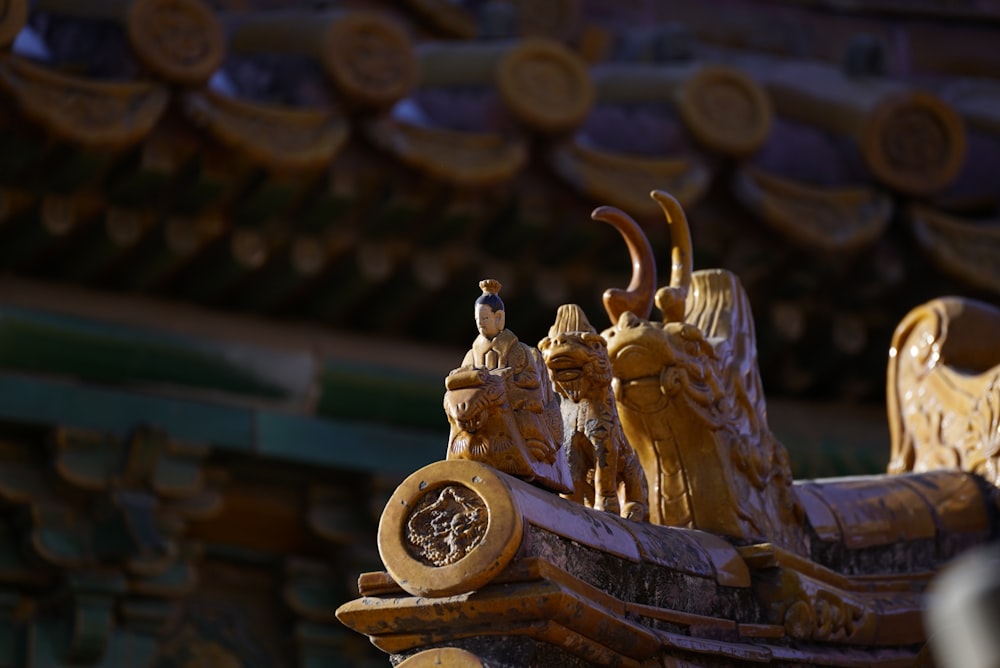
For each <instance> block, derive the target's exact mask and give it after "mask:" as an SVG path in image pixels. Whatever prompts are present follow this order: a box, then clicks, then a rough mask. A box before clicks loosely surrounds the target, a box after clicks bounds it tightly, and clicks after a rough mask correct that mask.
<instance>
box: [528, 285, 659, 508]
mask: <svg viewBox="0 0 1000 668" xmlns="http://www.w3.org/2000/svg"><path fill="white" fill-rule="evenodd" d="M538 349H539V350H540V351H541V353H542V359H543V360H544V362H545V366H546V367H547V368H548V373H549V377H550V378H551V380H552V385H553V387H554V388H555V391H556V393H557V394H558V395H559V396H560V397H561V398H562V402H561V404H560V407H561V410H562V417H563V428H564V436H563V452H564V456H565V457H566V461H567V464H568V467H569V473H570V476H571V477H572V479H573V488H574V492H573V494H570V495H565V496H566V498H569V499H572V500H574V501H577V502H578V503H582V504H584V505H586V506H589V507H591V508H594V509H596V510H605V511H608V512H612V513H618V514H620V515H621V516H622V517H625V518H627V519H632V520H645V519H646V516H647V509H648V504H649V498H648V487H647V485H646V478H645V475H644V474H643V471H642V468H641V467H640V466H639V460H638V458H637V457H636V453H635V451H634V450H633V449H632V446H630V445H629V444H628V441H626V440H625V434H624V433H623V432H622V427H621V424H620V422H619V421H618V410H617V407H616V405H615V398H614V394H613V393H612V390H611V363H610V362H609V360H608V351H607V343H606V342H605V341H604V339H602V338H601V337H600V335H598V334H597V331H596V330H595V329H594V328H593V326H591V324H590V322H589V321H588V320H587V316H586V315H585V314H584V313H583V310H582V309H581V308H580V307H579V306H577V305H576V304H565V305H563V306H560V307H559V310H558V312H557V313H556V321H555V324H553V325H552V327H551V328H550V329H549V335H548V336H547V337H545V338H544V339H542V340H541V342H539V344H538Z"/></svg>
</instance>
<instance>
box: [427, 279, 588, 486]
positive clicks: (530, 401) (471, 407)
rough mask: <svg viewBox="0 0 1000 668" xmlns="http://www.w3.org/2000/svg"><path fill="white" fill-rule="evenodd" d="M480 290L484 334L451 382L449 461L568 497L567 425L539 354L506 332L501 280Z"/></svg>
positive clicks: (446, 400) (478, 316) (478, 306)
mask: <svg viewBox="0 0 1000 668" xmlns="http://www.w3.org/2000/svg"><path fill="white" fill-rule="evenodd" d="M479 287H480V288H481V289H482V291H483V294H482V295H481V296H480V297H479V298H478V299H477V300H476V306H475V315H476V326H477V327H478V329H479V336H477V337H476V340H475V341H474V342H473V344H472V348H471V349H470V350H469V352H468V353H467V354H466V355H465V359H464V360H463V361H462V366H461V367H459V368H457V369H455V370H454V371H452V372H451V373H450V374H449V375H448V377H447V378H446V379H445V388H446V389H447V391H446V393H445V397H444V409H445V413H446V414H447V416H448V422H449V424H450V425H451V434H450V436H449V439H448V458H449V459H471V460H475V461H480V462H484V463H487V464H490V465H491V466H494V467H495V468H498V469H500V470H501V471H504V472H506V473H510V474H513V475H517V476H519V477H521V478H524V479H528V480H536V481H538V482H539V483H540V484H542V485H543V486H545V487H546V488H548V489H551V490H553V491H556V492H564V493H569V492H571V491H572V485H571V483H570V482H569V475H568V473H567V470H566V462H565V459H564V457H561V456H559V450H560V445H561V440H562V420H561V417H560V412H559V406H558V403H557V401H556V398H555V396H554V395H553V393H552V390H551V387H550V386H549V383H548V376H547V374H546V372H545V367H544V365H543V364H542V360H541V356H540V354H539V352H538V350H537V349H535V348H532V347H531V346H528V345H527V344H524V343H521V342H520V341H518V339H517V336H515V335H514V333H513V332H511V331H510V330H509V329H507V328H506V315H507V314H506V311H505V310H504V305H503V301H502V300H501V299H500V294H499V293H500V288H501V286H500V282H499V281H496V280H493V279H486V280H484V281H481V282H480V284H479Z"/></svg>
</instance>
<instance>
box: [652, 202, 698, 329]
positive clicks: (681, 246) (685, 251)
mask: <svg viewBox="0 0 1000 668" xmlns="http://www.w3.org/2000/svg"><path fill="white" fill-rule="evenodd" d="M649 196H650V197H652V198H653V199H654V200H656V203H657V204H659V205H660V208H661V209H663V215H664V216H666V218H667V223H668V224H669V225H670V243H671V246H672V248H671V250H670V284H669V285H668V286H667V287H665V288H661V289H660V290H657V291H656V307H657V308H658V309H660V311H662V312H663V321H664V322H679V321H682V320H683V319H684V304H685V301H686V300H687V293H688V289H689V288H690V287H691V273H692V269H693V267H692V261H691V229H690V228H689V227H688V221H687V216H686V215H685V214H684V209H683V208H681V205H680V204H679V203H678V202H677V200H676V199H674V198H673V196H672V195H670V194H669V193H665V192H663V191H662V190H654V191H653V192H651V193H649Z"/></svg>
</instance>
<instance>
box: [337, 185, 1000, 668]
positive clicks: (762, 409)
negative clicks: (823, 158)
mask: <svg viewBox="0 0 1000 668" xmlns="http://www.w3.org/2000/svg"><path fill="white" fill-rule="evenodd" d="M652 196H653V198H654V200H655V201H656V202H657V203H658V204H659V205H660V207H661V208H662V210H663V212H664V214H665V216H666V219H667V221H668V223H669V225H670V230H671V237H672V240H673V248H672V270H671V276H670V281H669V283H668V285H666V286H664V287H662V288H660V289H659V290H657V281H656V269H655V264H654V262H653V257H654V255H653V252H652V249H651V248H650V246H649V243H648V241H647V239H646V237H645V235H644V234H643V232H642V230H641V228H640V227H639V226H638V225H637V224H636V223H635V222H634V221H633V220H632V219H631V218H630V217H629V216H628V215H626V214H625V213H623V212H621V211H619V210H617V209H612V208H608V207H602V208H599V209H598V210H596V211H595V212H594V215H593V217H594V218H595V219H597V220H601V221H604V222H607V223H610V224H611V225H613V226H614V227H615V228H616V229H617V230H619V231H620V232H621V234H622V236H623V238H624V240H625V242H626V244H627V246H628V248H629V252H630V254H631V259H632V266H633V276H632V280H631V283H630V284H629V286H628V287H627V288H626V289H624V290H622V289H610V290H608V291H607V292H606V293H605V295H604V304H605V308H606V310H607V312H608V315H609V317H610V319H611V326H610V327H609V328H608V329H606V330H605V331H603V332H602V333H601V334H600V335H598V334H597V332H596V331H595V330H594V328H593V327H592V326H591V325H590V323H589V321H588V319H587V316H586V315H585V314H584V313H583V312H582V311H581V310H580V309H579V307H576V306H573V305H567V306H563V307H560V309H559V310H558V311H557V313H556V315H555V322H554V324H553V326H552V329H551V330H550V332H549V335H548V336H547V337H545V338H544V339H542V341H541V342H540V343H539V349H540V351H541V352H539V351H538V350H535V349H534V348H531V347H530V346H526V345H524V344H522V343H520V342H519V341H517V339H516V337H514V336H513V334H510V333H509V332H507V331H506V329H505V317H504V311H503V306H502V302H499V296H498V295H497V293H498V292H499V285H498V284H496V283H495V282H488V281H487V282H484V283H483V290H484V293H483V296H482V297H480V300H481V301H480V302H479V303H477V307H476V310H477V323H478V326H479V329H480V336H479V338H477V339H476V342H475V343H474V344H473V347H472V350H471V351H470V352H469V354H468V355H467V356H466V359H465V360H464V364H463V366H462V367H460V368H459V369H456V370H455V371H454V372H452V373H451V374H450V375H449V376H448V378H447V380H446V388H447V392H446V395H445V409H446V411H447V414H448V418H449V421H450V423H451V434H450V437H449V444H448V460H447V461H442V462H437V463H434V464H431V465H429V466H427V467H424V468H423V469H421V470H419V471H417V472H415V473H414V474H413V475H411V476H410V477H409V478H407V479H406V480H405V481H404V482H403V483H402V484H401V485H400V486H399V487H398V488H397V490H396V491H395V493H394V494H393V497H392V499H390V501H389V503H388V504H387V505H386V508H385V511H384V513H383V515H382V520H381V522H380V525H379V553H380V555H381V556H382V560H383V562H384V564H385V566H386V572H384V573H370V574H366V575H364V576H362V578H361V580H360V590H361V594H362V598H361V599H359V600H357V601H353V602H351V603H347V604H345V605H343V606H341V608H340V609H339V610H338V613H337V614H338V617H339V618H340V619H341V620H342V621H343V622H344V623H345V624H347V625H348V626H351V627H352V628H354V629H356V630H358V631H361V632H363V633H366V634H368V635H369V637H370V638H371V640H372V642H373V643H375V645H376V646H378V647H380V648H382V649H383V650H385V651H386V652H389V653H391V654H393V655H395V657H396V660H397V661H400V663H398V665H399V666H400V668H420V667H421V666H432V665H443V664H448V665H456V666H469V667H470V668H482V667H483V666H490V667H491V668H514V667H517V668H521V667H524V666H531V667H538V668H542V667H548V666H633V667H635V668H643V667H652V666H708V665H712V666H715V665H726V666H731V665H741V666H755V665H761V664H775V665H788V666H812V665H840V666H868V665H895V666H925V665H929V663H928V662H929V651H928V647H927V640H928V636H927V633H926V632H925V630H924V626H923V612H924V608H925V605H926V600H925V590H926V589H927V586H928V583H929V582H930V581H931V579H932V578H933V576H934V575H935V574H936V573H937V572H938V571H939V570H940V569H941V568H942V567H943V566H944V565H945V564H947V563H948V562H949V561H950V560H951V559H953V558H954V557H956V556H957V555H960V554H962V553H963V552H965V551H967V550H968V549H969V548H971V547H975V546H977V545H981V544H983V543H987V542H989V541H995V540H996V539H997V538H998V537H1000V520H998V516H1000V512H998V511H1000V503H998V488H997V469H998V464H997V462H998V458H1000V446H998V443H1000V427H998V424H1000V420H998V418H997V416H998V415H1000V408H998V406H1000V400H998V399H997V397H1000V394H998V391H997V388H998V387H1000V344H998V343H997V337H996V336H995V332H996V329H997V327H998V325H1000V311H997V310H996V309H993V308H992V307H988V306H986V305H983V304H977V303H973V302H969V301H966V300H958V299H949V300H940V301H935V302H931V303H930V304H928V305H925V306H923V307H920V308H918V309H915V310H914V312H913V313H911V315H910V316H908V317H907V318H906V319H905V320H904V321H903V323H902V324H901V325H900V327H899V329H897V332H896V335H895V337H894V340H893V349H892V353H891V356H890V362H889V382H888V394H889V417H890V424H891V431H892V461H891V464H890V469H891V471H892V472H893V473H894V475H875V476H856V477H851V478H844V479H827V480H818V481H794V482H793V480H792V477H791V473H790V468H789V463H788V455H787V452H786V450H785V448H784V447H783V446H782V444H781V443H779V442H778V440H777V439H776V438H775V436H774V435H773V434H772V432H771V430H770V428H769V427H768V423H767V410H766V402H765V398H764V395H763V392H762V389H761V388H762V385H761V379H760V374H759V371H758V366H757V359H756V355H757V352H756V339H755V334H754V327H753V320H752V316H751V313H750V307H749V302H748V299H747V296H746V294H745V292H744V290H743V288H742V287H741V285H740V282H739V280H738V279H737V278H736V276H735V275H733V274H732V273H730V272H728V271H725V270H720V269H713V270H707V271H705V270H702V271H697V272H695V271H693V268H692V266H691V245H690V235H689V232H688V229H687V221H686V218H685V216H684V213H683V211H682V210H681V208H680V206H679V205H678V204H677V202H676V201H675V200H674V199H673V198H672V197H671V196H670V195H668V194H666V193H663V192H659V191H654V192H653V193H652ZM654 304H655V305H656V307H657V309H658V310H659V312H660V314H661V317H659V318H654V317H651V315H652V310H653V305H654ZM560 425H561V426H560ZM644 483H645V484H644ZM643 515H648V519H649V522H639V521H635V520H637V519H639V518H640V517H641V516H643Z"/></svg>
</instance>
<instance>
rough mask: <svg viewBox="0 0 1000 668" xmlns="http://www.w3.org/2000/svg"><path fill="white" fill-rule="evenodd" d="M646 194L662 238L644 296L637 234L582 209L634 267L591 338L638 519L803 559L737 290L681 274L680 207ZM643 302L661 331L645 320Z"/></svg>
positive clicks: (644, 259)
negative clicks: (639, 488) (637, 500)
mask: <svg viewBox="0 0 1000 668" xmlns="http://www.w3.org/2000/svg"><path fill="white" fill-rule="evenodd" d="M653 197H654V199H655V200H656V201H657V202H659V204H660V206H661V207H662V208H663V212H664V214H665V215H666V218H667V220H668V221H669V223H670V230H671V235H672V236H673V238H674V249H673V257H672V259H673V268H672V272H671V276H670V284H669V285H668V286H666V287H664V288H661V289H660V290H658V291H657V292H656V293H655V297H654V293H653V285H654V284H655V281H656V276H655V268H654V267H655V265H654V263H653V254H652V249H650V247H649V244H648V242H646V239H645V235H644V234H643V233H642V230H641V229H640V228H639V226H638V225H637V224H636V223H635V222H634V221H633V220H632V219H631V218H629V217H628V216H627V215H625V214H624V213H622V212H621V211H618V210H616V209H612V208H610V207H602V208H600V209H598V210H597V211H595V212H594V217H595V218H596V219H597V220H602V221H605V222H607V223H610V224H611V225H613V226H614V227H615V228H617V229H618V230H619V231H620V232H621V233H622V235H623V236H624V237H625V238H626V240H627V241H628V246H629V249H630V253H631V254H632V263H633V266H634V267H637V268H638V269H637V271H636V272H635V275H634V277H633V280H632V285H630V286H629V289H628V290H625V291H621V290H617V291H616V290H609V291H607V292H606V293H605V295H604V304H605V309H606V310H607V312H608V316H609V317H610V318H611V322H612V323H613V326H612V327H611V328H610V329H608V330H606V331H604V332H603V333H602V336H603V337H604V338H605V339H606V340H607V342H608V355H609V357H610V359H611V366H612V369H613V373H614V377H615V394H616V398H617V400H618V410H619V413H620V415H621V420H622V425H623V426H624V428H625V434H626V436H627V437H628V440H629V442H630V443H631V444H632V447H634V448H635V449H636V451H637V452H638V453H639V461H640V462H641V463H642V468H643V469H644V470H645V472H646V477H647V480H648V482H649V489H650V520H651V521H652V522H655V523H657V524H667V525H670V526H688V527H691V528H695V529H703V530H705V531H711V532H713V533H717V534H720V535H723V536H728V537H731V538H735V539H740V540H745V541H753V542H761V541H770V542H774V543H777V544H780V545H782V546H783V547H786V548H788V549H791V550H793V551H795V552H803V551H804V550H805V536H804V535H803V533H802V531H801V526H800V525H801V519H802V509H801V506H800V504H799V502H798V500H797V499H796V497H795V495H794V494H792V492H791V484H792V476H791V469H790V467H789V463H788V455H787V453H786V451H785V448H784V446H782V445H781V444H780V443H778V441H777V440H776V439H775V438H774V435H773V434H772V433H771V430H770V429H769V428H768V426H767V413H766V409H765V406H764V395H763V391H762V389H761V382H760V375H759V372H758V369H757V359H756V355H757V346H756V340H755V334H754V326H753V318H752V316H751V313H750V305H749V302H748V300H747V296H746V293H745V292H744V290H743V287H742V286H741V285H740V282H739V279H738V278H737V277H736V276H735V275H734V274H732V273H731V272H728V271H725V270H722V269H713V270H708V271H699V272H696V273H694V274H692V268H691V242H690V235H689V232H688V228H687V220H686V219H685V217H684V212H683V210H682V209H681V207H680V205H678V204H677V202H676V201H675V200H674V199H673V198H672V197H670V196H669V195H667V194H666V193H662V192H658V191H657V192H655V193H654V194H653ZM653 301H655V302H656V305H657V307H658V308H659V309H660V311H661V312H662V314H663V321H662V322H652V321H650V320H648V319H647V318H649V314H650V310H651V308H650V307H651V305H652V302H653Z"/></svg>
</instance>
